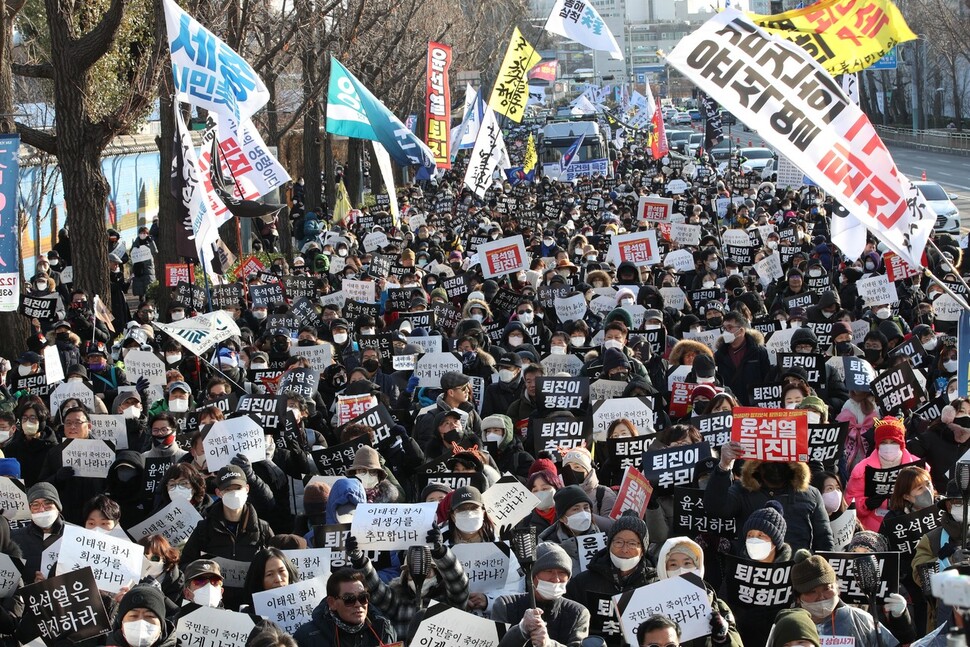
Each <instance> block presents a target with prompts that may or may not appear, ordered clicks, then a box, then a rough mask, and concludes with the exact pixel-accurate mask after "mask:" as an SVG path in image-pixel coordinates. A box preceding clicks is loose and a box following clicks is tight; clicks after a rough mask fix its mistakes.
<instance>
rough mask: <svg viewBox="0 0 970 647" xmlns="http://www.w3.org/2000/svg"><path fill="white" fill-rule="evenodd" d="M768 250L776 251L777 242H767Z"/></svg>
mask: <svg viewBox="0 0 970 647" xmlns="http://www.w3.org/2000/svg"><path fill="white" fill-rule="evenodd" d="M768 249H778V241H777V240H769V241H768Z"/></svg>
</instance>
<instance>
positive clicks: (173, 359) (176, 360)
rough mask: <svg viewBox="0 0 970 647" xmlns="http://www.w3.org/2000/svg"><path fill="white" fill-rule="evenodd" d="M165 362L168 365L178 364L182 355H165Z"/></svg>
mask: <svg viewBox="0 0 970 647" xmlns="http://www.w3.org/2000/svg"><path fill="white" fill-rule="evenodd" d="M165 361H166V362H168V363H169V364H178V363H179V362H181V361H182V354H181V353H173V354H171V355H166V356H165Z"/></svg>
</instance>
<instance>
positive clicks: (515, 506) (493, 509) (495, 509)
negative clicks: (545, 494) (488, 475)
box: [482, 474, 539, 531]
mask: <svg viewBox="0 0 970 647" xmlns="http://www.w3.org/2000/svg"><path fill="white" fill-rule="evenodd" d="M482 504H483V505H484V506H485V512H486V514H488V517H489V519H491V520H492V523H493V524H495V529H496V531H501V530H502V529H503V528H511V527H512V526H514V525H515V524H517V523H519V522H520V521H522V520H523V519H525V518H526V517H528V516H529V515H530V514H532V511H533V510H535V507H536V506H537V505H539V498H538V497H537V496H536V495H534V494H532V492H530V491H529V488H527V487H526V486H525V485H523V484H522V482H521V481H519V480H518V479H516V478H515V477H514V476H512V475H510V474H505V475H503V476H502V478H501V479H499V480H498V481H497V482H496V483H495V484H494V485H492V486H491V487H489V488H488V489H487V490H485V491H484V492H482Z"/></svg>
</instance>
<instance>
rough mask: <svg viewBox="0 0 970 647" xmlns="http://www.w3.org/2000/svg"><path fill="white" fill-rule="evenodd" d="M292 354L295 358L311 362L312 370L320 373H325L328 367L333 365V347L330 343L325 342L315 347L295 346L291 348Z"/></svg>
mask: <svg viewBox="0 0 970 647" xmlns="http://www.w3.org/2000/svg"><path fill="white" fill-rule="evenodd" d="M290 354H291V355H293V356H294V357H303V358H305V359H306V360H307V361H308V362H310V368H312V369H313V370H314V371H317V372H319V373H323V372H324V371H325V370H326V369H327V367H328V366H330V365H331V364H333V346H332V345H331V344H330V342H323V343H322V344H316V345H315V346H294V347H292V348H290Z"/></svg>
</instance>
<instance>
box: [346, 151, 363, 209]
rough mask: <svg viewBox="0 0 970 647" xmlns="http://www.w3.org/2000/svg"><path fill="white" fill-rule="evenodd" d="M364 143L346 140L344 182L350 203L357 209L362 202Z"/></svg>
mask: <svg viewBox="0 0 970 647" xmlns="http://www.w3.org/2000/svg"><path fill="white" fill-rule="evenodd" d="M363 153H364V142H363V140H360V139H349V140H347V164H346V166H344V182H345V183H346V185H347V195H348V196H349V197H350V203H351V204H352V205H354V206H355V207H359V206H360V205H361V204H362V202H363V190H364V154H363Z"/></svg>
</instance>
